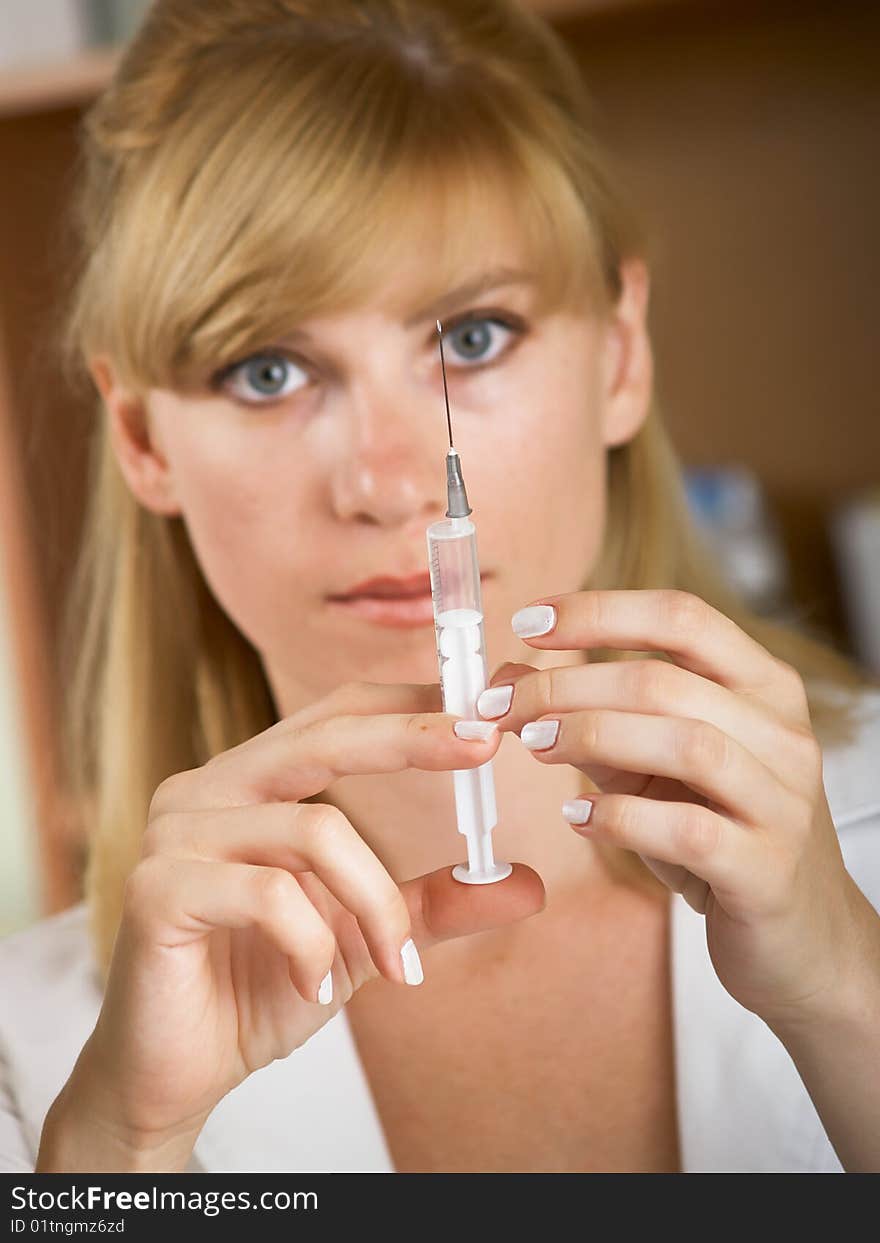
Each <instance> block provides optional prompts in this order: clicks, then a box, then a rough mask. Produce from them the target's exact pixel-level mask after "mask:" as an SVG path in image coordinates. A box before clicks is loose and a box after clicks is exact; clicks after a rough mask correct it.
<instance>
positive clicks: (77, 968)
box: [0, 902, 102, 1046]
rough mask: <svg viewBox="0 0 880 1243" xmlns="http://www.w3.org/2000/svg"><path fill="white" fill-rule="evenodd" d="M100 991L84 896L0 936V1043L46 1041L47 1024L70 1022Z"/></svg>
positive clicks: (13, 1043) (87, 1011)
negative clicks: (0, 1006) (1, 999)
mask: <svg viewBox="0 0 880 1243" xmlns="http://www.w3.org/2000/svg"><path fill="white" fill-rule="evenodd" d="M101 993H102V986H101V981H100V975H99V972H98V968H97V964H96V962H95V957H94V953H93V949H92V941H91V936H90V933H89V923H88V910H87V907H86V904H85V902H79V903H77V904H76V905H75V906H71V907H68V908H67V910H64V911H60V912H59V913H57V914H55V915H50V916H48V917H47V918H45V919H41V920H38V921H37V922H36V923H35V924H32V925H31V926H30V927H29V928H25V929H23V930H22V931H20V932H14V933H12V934H11V935H8V936H5V937H3V938H2V939H0V994H2V995H3V997H4V999H5V1000H6V1002H7V1005H6V1006H4V1007H3V1010H2V1012H0V1046H2V1045H4V1044H5V1045H7V1046H8V1045H10V1044H12V1045H19V1046H20V1045H23V1044H24V1042H26V1041H27V1040H28V1039H37V1040H38V1041H39V1043H40V1044H41V1045H45V1043H46V1033H47V1028H49V1027H55V1028H57V1027H59V1026H61V1027H64V1026H65V1025H69V1024H71V1023H73V1024H74V1025H75V1020H76V1017H77V1016H78V1015H81V1014H84V1013H90V1012H91V1010H92V1009H93V1007H94V1005H95V1003H96V1002H97V1001H99V1000H100V996H101Z"/></svg>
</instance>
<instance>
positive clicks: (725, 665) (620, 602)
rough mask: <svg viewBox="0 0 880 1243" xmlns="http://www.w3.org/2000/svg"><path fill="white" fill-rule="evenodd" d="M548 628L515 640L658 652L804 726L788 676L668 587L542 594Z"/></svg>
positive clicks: (795, 685) (790, 672) (725, 623)
mask: <svg viewBox="0 0 880 1243" xmlns="http://www.w3.org/2000/svg"><path fill="white" fill-rule="evenodd" d="M540 605H550V606H551V607H552V608H553V609H555V612H556V623H555V625H554V626H553V628H552V629H551V630H549V631H547V633H545V634H541V635H535V636H520V637H522V639H523V642H524V643H530V644H533V645H534V646H535V647H541V648H558V649H562V650H574V649H577V648H584V649H589V648H591V647H608V648H620V649H628V650H632V651H638V652H642V651H662V652H666V653H667V654H668V655H670V656H672V657H673V658H674V660H675V661H676V663H677V664H680V665H681V666H682V667H683V668H685V669H690V670H691V671H692V672H694V673H697V674H700V675H701V676H702V677H705V678H711V679H712V680H713V681H715V682H718V683H719V684H720V685H722V686H726V687H727V688H728V689H729V690H732V691H737V692H740V693H742V694H746V695H752V696H754V697H755V698H757V699H760V700H761V701H762V702H764V703H765V704H767V705H768V707H770V708H772V709H773V710H774V712H776V713H780V712H781V713H783V714H784V715H786V716H789V717H791V718H792V719H793V720H796V721H799V722H800V721H802V720H804V718H806V719H807V720H809V712H808V709H807V706H806V696H805V694H804V690H803V685H802V683H801V682H800V678H799V677H798V675H797V673H796V671H795V670H794V669H793V668H792V667H791V666H789V665H787V664H786V663H785V662H784V661H782V660H780V659H778V658H777V657H776V656H773V655H772V654H771V653H770V652H768V651H767V649H766V648H764V647H762V646H761V644H760V643H759V642H758V641H757V640H756V639H753V638H752V636H751V635H749V634H746V632H745V631H744V630H743V629H742V628H741V627H740V626H738V625H737V624H736V622H734V621H732V620H731V619H730V618H729V617H727V616H725V614H724V613H722V612H720V611H719V610H718V609H716V608H713V606H712V605H710V604H708V603H707V602H706V601H705V600H703V599H702V598H701V597H700V596H697V595H694V594H693V593H691V592H688V591H680V590H678V589H676V588H643V589H637V588H630V589H625V590H596V591H573V592H568V593H565V594H562V595H556V596H542V597H541V598H540V600H536V601H534V602H533V605H532V607H534V606H540Z"/></svg>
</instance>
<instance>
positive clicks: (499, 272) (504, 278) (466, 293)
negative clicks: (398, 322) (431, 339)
mask: <svg viewBox="0 0 880 1243" xmlns="http://www.w3.org/2000/svg"><path fill="white" fill-rule="evenodd" d="M534 280H535V276H534V274H533V273H532V272H525V271H521V270H520V269H519V268H504V267H502V268H491V269H490V270H489V271H488V272H483V273H482V275H480V276H476V277H474V279H473V280H470V281H465V283H464V284H463V285H459V286H458V288H457V289H453V290H450V292H449V293H447V294H444V295H443V297H442V298H439V299H438V300H437V301H436V302H432V303H430V304H429V305H428V306H425V307H422V309H421V310H420V311H416V313H415V315H411V316H410V318H409V319H407V320H404V327H406V328H414V327H415V326H416V324H421V323H423V322H424V321H425V320H428V319H439V320H440V321H441V322H442V320H443V316H444V315H445V314H447V313H448V312H449V311H451V310H452V309H453V307H455V306H457V305H458V304H459V303H460V302H464V301H466V300H468V299H470V298H475V297H476V296H477V295H478V294H481V293H485V292H486V291H487V290H488V289H501V288H503V287H504V286H505V285H530V284H533V283H534Z"/></svg>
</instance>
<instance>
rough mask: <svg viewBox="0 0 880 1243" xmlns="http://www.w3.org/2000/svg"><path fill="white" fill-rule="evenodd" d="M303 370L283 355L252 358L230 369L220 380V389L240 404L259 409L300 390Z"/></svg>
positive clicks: (264, 355)
mask: <svg viewBox="0 0 880 1243" xmlns="http://www.w3.org/2000/svg"><path fill="white" fill-rule="evenodd" d="M297 373H298V374H299V375H300V376H302V375H304V374H305V373H304V372H303V371H302V368H300V367H297V366H296V364H295V363H294V362H293V361H292V360H291V359H289V358H285V356H284V355H283V354H254V355H252V357H250V358H246V359H245V360H244V362H241V363H238V364H237V365H236V366H234V367H231V368H230V369H229V370H228V371H227V372H226V373H225V374H224V375H223V376H222V377H221V383H222V387H223V388H225V389H227V391H228V392H230V393H231V394H232V395H233V397H238V398H239V399H240V400H241V401H246V402H251V403H252V404H255V405H259V404H262V403H265V402H270V401H273V400H276V399H278V398H279V397H286V396H287V394H288V393H292V392H293V391H294V390H295V389H297V388H300V387H302V385H301V384H299V383H296V380H297Z"/></svg>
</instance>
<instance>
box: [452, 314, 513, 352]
mask: <svg viewBox="0 0 880 1243" xmlns="http://www.w3.org/2000/svg"><path fill="white" fill-rule="evenodd" d="M492 327H495V328H503V329H504V330H505V331H506V332H508V333H509V334H511V335H517V333H518V332H519V331H521V330H520V329H519V328H518V327H517V326H516V324H512V323H509V322H508V321H507V320H504V319H499V318H489V317H482V316H469V317H468V318H466V319H462V320H459V321H458V322H457V323H455V324H453V325H452V326H451V327H450V328H448V329H444V333H443V342H444V347H445V346H446V343H447V342H451V343H452V344H453V346H454V348H455V352H456V353H457V354H458V356H459V358H462V359H464V360H465V362H474V363H487V362H492V361H494V359H496V358H497V357H498V354H499V353H500V352H501V351H500V350H499V349H495V350H494V352H490V350H491V348H492V345H493V341H492V337H493V333H492V331H491V329H492ZM501 344H502V345H503V344H504V341H503V338H502V342H501Z"/></svg>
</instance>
